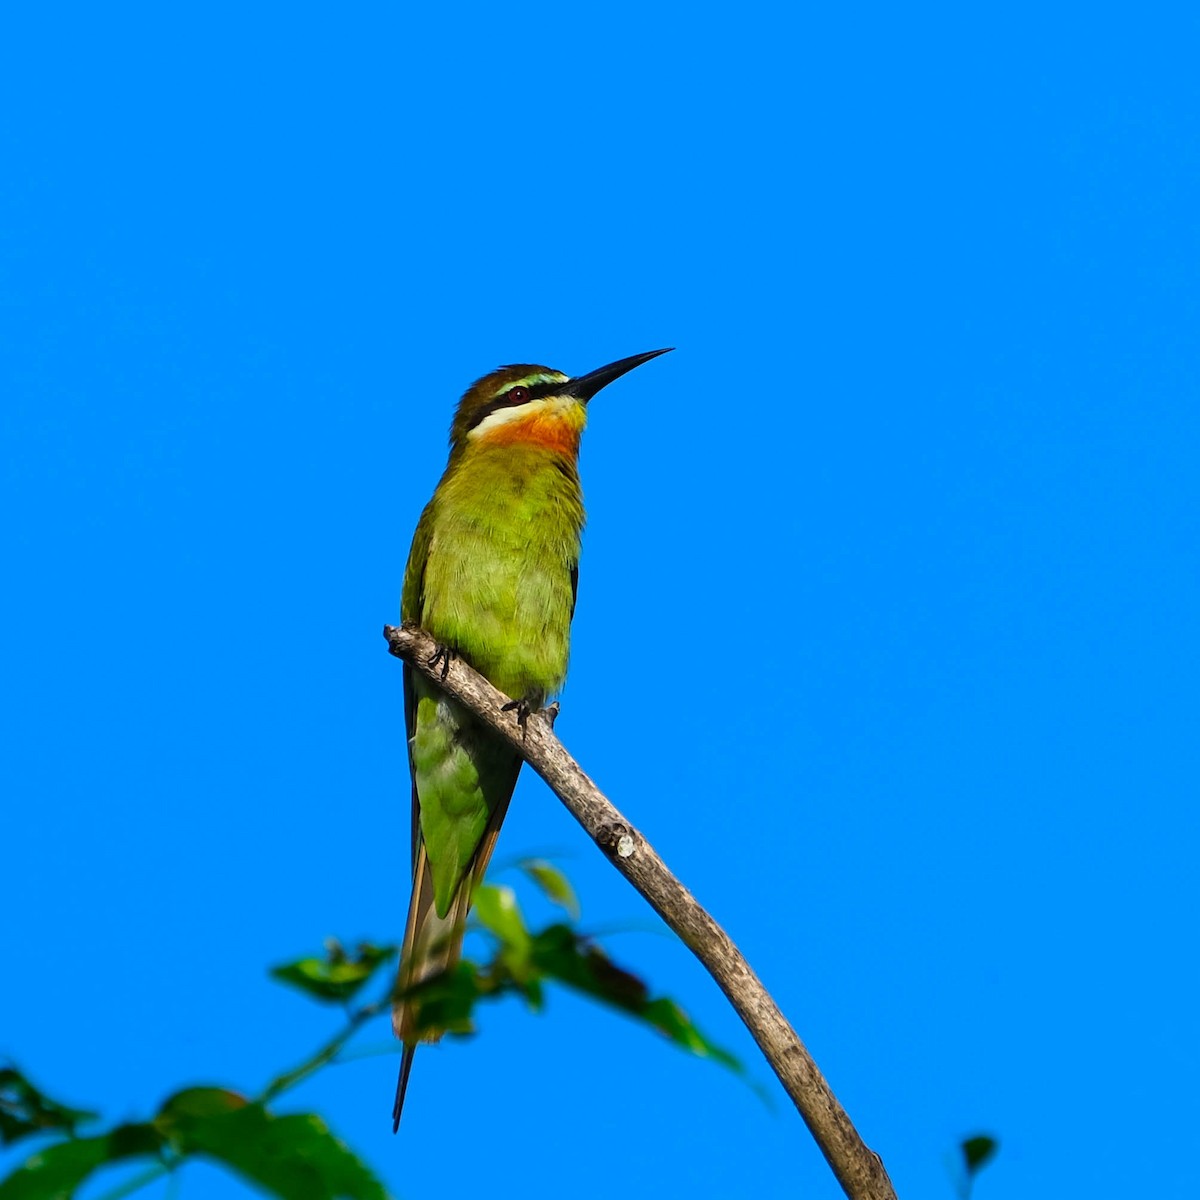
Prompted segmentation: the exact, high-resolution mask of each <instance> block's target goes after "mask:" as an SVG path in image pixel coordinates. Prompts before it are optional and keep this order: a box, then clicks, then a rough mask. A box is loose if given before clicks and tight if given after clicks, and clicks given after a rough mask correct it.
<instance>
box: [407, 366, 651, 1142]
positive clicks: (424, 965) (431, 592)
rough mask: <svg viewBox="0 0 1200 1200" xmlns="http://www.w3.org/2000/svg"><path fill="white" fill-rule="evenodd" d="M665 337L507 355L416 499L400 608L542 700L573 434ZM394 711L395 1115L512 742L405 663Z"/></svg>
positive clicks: (558, 652)
mask: <svg viewBox="0 0 1200 1200" xmlns="http://www.w3.org/2000/svg"><path fill="white" fill-rule="evenodd" d="M665 353H666V350H651V351H649V352H648V353H646V354H635V355H633V356H632V357H630V358H622V359H620V360H619V361H617V362H614V363H610V364H609V365H608V366H606V367H601V368H600V369H599V370H596V371H591V372H589V373H588V374H587V375H580V376H577V377H576V378H574V379H571V378H569V377H568V376H566V375H564V374H562V372H561V371H552V370H550V368H548V367H538V366H530V365H524V366H510V367H501V368H500V369H499V370H498V371H493V372H492V373H491V374H490V375H485V376H484V377H483V378H482V379H480V380H479V381H478V382H477V383H474V384H472V386H471V387H470V388H468V389H467V392H466V394H465V395H464V396H463V398H462V400H461V401H460V402H459V405H458V409H457V411H456V412H455V414H454V423H453V425H452V426H451V428H450V461H449V463H448V464H447V466H446V471H445V474H444V475H443V476H442V478H441V482H440V483H439V484H438V486H437V489H436V490H435V491H434V493H433V498H432V499H431V500H430V501H429V503H428V504H427V505H426V506H425V511H424V512H423V513H422V514H421V519H420V521H419V522H418V523H417V531H416V534H415V535H414V537H413V543H412V549H411V550H410V551H409V556H408V566H407V568H406V569H405V572H404V590H403V595H402V599H401V616H402V619H403V620H404V622H405V623H408V624H414V625H419V626H421V628H423V629H424V630H426V631H427V632H428V633H430V634H431V635H432V636H433V637H434V638H435V639H436V641H437V643H438V652H437V655H436V656H435V658H437V659H441V660H442V663H443V667H444V668H445V667H448V665H449V662H450V660H451V659H452V658H453V657H455V656H461V657H462V658H463V659H464V660H466V661H467V662H468V663H470V664H471V666H473V667H474V668H475V669H476V670H477V671H479V672H480V673H481V674H482V675H484V676H485V677H486V678H487V679H488V680H490V681H491V683H492V684H493V685H494V686H495V687H496V688H498V689H499V690H500V691H502V692H504V693H505V694H506V695H508V696H511V697H513V700H514V705H515V706H516V707H517V708H518V712H519V716H520V717H521V719H524V716H525V715H527V714H528V713H530V712H533V711H536V710H537V709H539V708H540V707H541V706H542V705H543V704H544V703H545V702H546V699H547V698H548V697H549V696H550V695H551V694H553V693H554V692H555V691H557V690H558V688H560V687H561V686H562V683H563V680H564V679H565V678H566V674H567V656H568V649H569V644H570V634H571V617H572V615H573V614H574V612H575V592H576V584H577V582H578V578H579V538H580V533H581V532H582V529H583V521H584V511H583V494H582V492H581V490H580V486H579V471H578V454H579V438H580V435H581V434H582V433H583V428H584V425H585V424H586V423H587V405H588V401H590V400H591V398H592V397H593V396H594V395H595V394H596V393H597V392H598V391H600V389H601V388H603V387H605V386H606V385H607V384H609V383H612V381H613V380H614V379H618V378H620V377H621V376H622V375H624V374H625V373H626V372H627V371H631V370H633V368H634V367H637V366H640V365H641V364H642V363H645V362H649V360H650V359H652V358H656V357H658V355H660V354H665ZM404 719H405V726H406V729H407V733H408V762H409V767H410V769H411V771H412V885H413V890H412V900H411V902H410V904H409V909H408V924H407V926H406V928H405V932H404V942H403V946H402V948H401V952H400V974H399V978H398V980H397V985H396V993H395V995H396V999H395V1002H394V1005H393V1008H392V1025H393V1028H394V1029H395V1032H396V1036H397V1037H398V1038H400V1039H401V1040H402V1041H403V1042H404V1047H403V1050H402V1054H401V1059H400V1078H399V1081H398V1083H397V1085H396V1102H395V1107H394V1108H393V1111H392V1120H393V1128H396V1127H398V1126H399V1124H400V1112H401V1109H402V1108H403V1105H404V1093H405V1090H406V1089H407V1087H408V1076H409V1072H410V1071H411V1069H412V1060H413V1054H414V1053H415V1051H416V1046H417V1043H418V1042H419V1041H422V1040H425V1041H433V1040H436V1038H437V1037H438V1036H439V1032H438V1031H437V1030H436V1029H434V1030H429V1029H421V1028H419V1022H418V1013H419V1006H420V996H419V995H413V994H412V992H411V989H413V988H414V987H416V986H417V985H418V984H421V983H423V982H424V981H425V980H428V979H430V978H432V977H433V976H435V975H437V974H439V973H441V972H442V971H445V970H447V969H448V968H450V967H452V966H453V965H454V964H455V963H456V962H457V961H458V957H459V953H460V950H461V947H462V940H463V931H464V929H465V927H466V921H467V912H468V910H469V908H470V905H471V892H472V889H473V888H474V887H475V885H476V884H477V883H479V882H480V881H481V880H482V878H483V873H484V871H485V870H486V868H487V864H488V860H489V859H490V858H491V856H492V850H493V849H494V848H495V845H496V836H497V834H498V833H499V831H500V823H501V822H502V821H503V820H504V814H505V812H506V811H507V809H508V802H509V800H510V799H511V797H512V793H513V788H514V787H515V786H516V782H517V775H518V773H519V772H520V769H521V758H520V756H519V755H518V754H517V753H516V752H515V751H513V750H512V748H511V747H509V746H508V745H506V744H505V743H504V742H503V741H502V740H500V739H499V738H497V737H496V736H495V734H493V733H491V732H490V731H489V730H488V729H487V728H486V727H485V726H484V725H482V724H481V723H480V722H479V721H478V720H476V718H475V717H473V716H472V715H471V714H470V713H468V712H467V711H466V709H464V708H462V707H460V706H459V705H458V704H456V703H455V702H454V701H453V700H451V699H450V698H449V697H448V696H445V695H443V694H442V693H441V692H440V691H439V690H438V688H437V687H436V685H434V684H433V683H431V682H429V680H427V679H426V678H425V677H424V676H423V675H421V674H420V673H417V672H414V671H413V670H412V669H411V668H410V667H409V666H408V665H407V664H406V665H405V667H404Z"/></svg>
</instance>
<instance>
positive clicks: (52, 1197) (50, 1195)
mask: <svg viewBox="0 0 1200 1200" xmlns="http://www.w3.org/2000/svg"><path fill="white" fill-rule="evenodd" d="M161 1147H162V1139H161V1138H160V1137H159V1135H158V1131H157V1130H156V1129H155V1128H154V1127H153V1126H152V1125H120V1126H118V1127H117V1128H116V1129H114V1130H113V1131H112V1132H111V1133H107V1134H103V1135H102V1136H100V1137H90V1138H72V1139H71V1140H70V1141H66V1142H59V1143H58V1144H57V1145H54V1146H48V1147H47V1148H46V1149H45V1150H42V1151H40V1152H39V1153H37V1154H34V1155H31V1156H30V1157H29V1158H27V1159H26V1160H25V1162H24V1163H22V1164H21V1166H19V1167H18V1168H17V1169H16V1170H15V1171H14V1172H13V1173H12V1174H11V1175H9V1176H8V1177H7V1178H6V1179H5V1180H3V1181H2V1182H0V1200H70V1198H71V1197H72V1196H73V1195H74V1194H75V1191H76V1189H77V1188H78V1187H79V1186H80V1185H81V1184H82V1183H83V1182H84V1181H85V1180H86V1179H87V1178H88V1176H89V1175H91V1174H92V1172H93V1171H96V1170H97V1169H98V1168H100V1167H104V1166H108V1165H110V1164H112V1163H117V1162H122V1161H124V1160H126V1159H130V1158H140V1157H143V1156H146V1155H157V1154H158V1153H159V1151H160V1149H161Z"/></svg>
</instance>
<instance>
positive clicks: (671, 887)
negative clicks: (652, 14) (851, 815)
mask: <svg viewBox="0 0 1200 1200" xmlns="http://www.w3.org/2000/svg"><path fill="white" fill-rule="evenodd" d="M383 635H384V637H385V638H387V641H388V649H389V650H390V651H391V652H392V653H393V654H394V655H395V656H396V657H397V658H402V659H404V661H405V662H407V663H408V664H409V665H410V666H411V667H412V668H413V669H414V670H416V671H420V672H421V673H422V674H424V675H426V676H428V677H429V679H431V680H432V681H433V682H434V683H436V684H437V685H438V686H439V687H441V688H442V689H443V690H444V691H445V692H446V693H447V694H448V695H450V696H452V697H453V698H454V699H455V700H458V701H459V702H460V703H462V704H463V705H465V706H466V707H467V708H469V709H470V710H471V711H472V712H473V713H475V715H476V716H478V717H479V718H480V720H482V721H484V722H485V723H486V724H487V725H488V726H489V727H490V728H492V729H494V730H495V731H496V732H497V733H498V734H499V735H500V736H501V737H503V738H504V739H505V740H506V741H508V742H509V744H510V745H512V746H513V748H514V749H516V750H517V751H518V752H519V753H520V754H521V755H522V757H523V758H524V759H525V761H526V762H528V763H529V765H530V766H531V767H532V768H533V769H534V770H535V771H536V772H537V773H538V774H539V775H540V776H541V777H542V778H543V779H544V780H545V781H546V782H547V783H548V784H549V785H550V787H551V789H552V790H553V791H554V793H555V795H557V796H558V798H559V799H560V800H561V801H562V802H563V803H564V804H565V805H566V806H567V808H568V809H569V810H570V812H571V815H572V816H574V818H575V819H576V820H577V821H578V822H579V823H580V824H581V825H582V826H583V827H584V829H586V830H587V832H588V833H589V834H590V835H591V837H592V840H593V841H594V842H595V843H596V845H597V846H599V847H600V849H601V850H603V851H604V853H605V854H606V855H607V856H608V858H609V861H610V862H611V863H612V864H613V866H615V867H616V868H617V870H618V871H620V872H621V874H622V875H624V876H625V878H626V879H628V880H629V882H630V883H632V884H633V886H634V887H635V888H637V890H638V891H639V892H641V894H642V895H643V896H644V897H645V898H646V899H647V900H648V901H649V902H650V905H651V907H652V908H653V909H654V910H655V911H656V912H657V913H658V914H659V916H661V917H662V919H663V920H664V921H666V923H667V924H668V925H669V926H670V927H671V928H672V929H673V930H674V931H675V932H676V933H677V934H678V935H679V937H680V938H682V939H683V942H684V945H686V946H687V947H688V948H689V949H690V950H691V951H692V953H693V954H695V955H696V957H697V958H698V959H699V960H700V961H701V963H703V965H704V967H705V969H706V970H707V971H708V973H709V974H710V975H711V976H712V977H713V979H715V980H716V981H717V984H718V985H719V986H720V988H721V990H722V991H723V992H724V993H725V995H726V996H727V997H728V998H729V1002H730V1003H731V1004H732V1005H733V1007H734V1008H735V1009H736V1010H737V1014H738V1016H740V1017H741V1018H742V1020H743V1021H744V1022H745V1024H746V1028H747V1029H749V1030H750V1033H751V1034H752V1035H753V1037H754V1040H755V1041H756V1042H757V1043H758V1045H759V1048H760V1049H761V1050H762V1052H763V1054H764V1055H765V1056H766V1059H767V1062H768V1063H769V1064H770V1066H771V1069H772V1070H773V1071H774V1072H775V1074H776V1075H777V1076H778V1077H779V1082H780V1083H782V1084H783V1086H784V1088H785V1089H786V1091H787V1093H788V1095H789V1096H791V1098H792V1100H793V1102H794V1103H795V1105H796V1107H797V1109H799V1110H800V1115H801V1116H802V1117H803V1118H804V1122H805V1124H806V1125H807V1126H808V1128H809V1130H810V1132H811V1133H812V1135H813V1137H814V1138H815V1139H816V1142H817V1145H818V1146H819V1147H820V1148H821V1153H822V1154H824V1155H825V1158H826V1160H827V1161H828V1163H829V1165H830V1167H831V1168H832V1169H833V1173H834V1174H835V1175H836V1176H837V1180H838V1182H839V1183H840V1184H841V1185H842V1190H843V1191H844V1192H845V1193H846V1195H847V1196H848V1197H850V1200H896V1193H895V1191H894V1190H893V1188H892V1184H891V1180H890V1179H888V1175H887V1171H885V1170H884V1167H883V1163H882V1161H881V1160H880V1158H879V1156H878V1155H877V1154H875V1152H874V1151H872V1150H871V1149H870V1147H869V1146H867V1144H866V1143H865V1142H864V1141H863V1140H862V1138H860V1137H859V1135H858V1131H857V1130H856V1129H855V1128H854V1126H853V1124H852V1123H851V1121H850V1118H849V1117H848V1116H847V1115H846V1111H845V1109H843V1108H842V1106H841V1105H840V1104H839V1103H838V1101H837V1097H836V1096H835V1095H834V1094H833V1092H832V1091H831V1090H830V1088H829V1084H828V1083H826V1082H825V1077H824V1076H823V1075H822V1074H821V1072H820V1071H819V1070H818V1068H817V1064H816V1063H815V1062H813V1059H812V1056H811V1055H810V1054H809V1052H808V1050H807V1049H806V1048H805V1045H804V1043H803V1042H802V1041H801V1040H800V1038H799V1037H798V1036H797V1035H796V1031H795V1030H794V1029H793V1028H792V1027H791V1025H789V1024H788V1021H787V1018H786V1017H785V1016H784V1015H783V1013H782V1012H780V1011H779V1007H778V1005H776V1003H775V1001H774V1000H772V999H771V996H770V995H769V993H768V992H767V989H766V988H765V987H763V985H762V983H761V981H760V980H759V978H758V976H757V975H755V974H754V972H753V971H752V970H751V969H750V964H749V963H747V962H746V960H745V959H744V958H743V957H742V955H741V952H740V951H739V950H738V948H737V947H736V946H735V945H734V944H733V942H732V941H731V940H730V938H729V935H728V934H727V933H726V932H725V931H724V930H723V929H722V928H721V927H720V926H719V925H718V924H717V923H716V921H714V920H713V919H712V917H710V916H709V915H708V913H707V912H705V910H704V909H703V908H701V907H700V905H699V904H698V903H697V902H696V899H695V898H694V897H693V896H692V894H691V892H689V891H688V890H687V888H685V887H684V886H683V884H682V883H680V882H679V880H678V879H676V878H675V876H674V875H672V874H671V872H670V871H669V870H668V869H667V866H666V864H665V863H664V862H663V861H662V859H661V858H659V857H658V855H657V854H656V853H655V852H654V849H653V847H652V846H651V845H650V843H649V842H647V841H646V839H645V838H643V837H642V836H641V834H640V833H638V831H637V830H636V829H634V828H633V826H632V825H630V824H629V822H628V821H626V820H625V818H624V817H623V816H621V814H620V813H619V812H618V811H617V810H616V808H614V807H613V805H612V804H611V802H610V801H609V800H608V799H607V798H606V797H605V796H604V795H603V794H602V793H601V791H600V789H599V788H598V787H597V786H596V785H595V784H594V783H593V782H592V781H591V780H590V779H589V778H588V777H587V775H586V774H584V772H583V770H582V768H581V767H580V766H579V764H578V763H577V762H576V761H575V760H574V759H573V758H572V757H571V756H570V755H569V754H568V753H567V751H566V750H565V749H564V748H563V744H562V743H561V742H560V741H559V740H558V738H557V737H555V735H554V731H553V729H552V727H551V722H550V721H548V720H547V719H546V718H545V717H543V716H541V715H539V714H533V715H531V716H530V717H529V718H528V719H527V721H526V722H525V728H524V730H522V728H521V726H520V725H519V724H518V722H517V718H516V715H515V714H514V713H512V712H505V711H503V705H505V704H506V703H508V697H507V696H505V695H503V694H502V693H500V692H498V691H496V689H495V688H494V687H492V685H491V684H490V683H488V681H487V680H486V679H484V678H483V676H482V675H480V674H478V673H477V672H476V671H474V670H472V669H471V668H470V667H469V666H467V664H466V663H464V662H463V660H462V659H461V658H454V659H453V660H452V661H451V662H450V663H449V665H448V668H445V670H446V673H445V678H443V676H442V672H443V669H444V664H442V663H440V662H436V661H435V658H434V656H435V654H436V650H437V645H436V643H435V642H434V640H433V638H431V637H430V636H429V634H427V633H425V632H424V631H423V630H420V629H416V628H414V627H411V626H403V627H401V628H397V627H395V626H391V625H388V626H385V627H384V630H383Z"/></svg>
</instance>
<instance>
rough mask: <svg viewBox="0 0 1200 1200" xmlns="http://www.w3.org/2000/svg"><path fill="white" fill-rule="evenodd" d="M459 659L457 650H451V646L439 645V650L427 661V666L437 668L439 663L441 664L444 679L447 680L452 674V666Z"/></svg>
mask: <svg viewBox="0 0 1200 1200" xmlns="http://www.w3.org/2000/svg"><path fill="white" fill-rule="evenodd" d="M457 657H458V651H457V650H451V649H450V647H449V646H442V645H439V646H438V648H437V649H436V650H435V651H434V652H433V653H432V654H431V655H430V656H429V657H428V658H427V659H426V660H425V665H426V666H427V667H436V666H437V665H438V663H441V664H442V678H443V679H445V678H446V676H447V675H448V674H449V672H450V664H451V663H452V662H453V661H454V659H456V658H457Z"/></svg>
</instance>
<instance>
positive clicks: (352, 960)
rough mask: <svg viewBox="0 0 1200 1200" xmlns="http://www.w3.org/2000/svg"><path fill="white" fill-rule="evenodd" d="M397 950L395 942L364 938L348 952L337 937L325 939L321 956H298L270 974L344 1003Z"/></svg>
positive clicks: (315, 996)
mask: <svg viewBox="0 0 1200 1200" xmlns="http://www.w3.org/2000/svg"><path fill="white" fill-rule="evenodd" d="M395 953H396V947H395V946H376V945H373V944H372V943H370V942H363V943H362V944H361V945H360V946H359V947H358V948H357V950H356V951H354V952H353V953H348V952H347V951H346V949H345V948H344V947H343V946H342V944H341V943H340V942H339V941H338V940H337V939H336V938H330V939H329V940H328V941H327V942H326V943H325V957H324V958H301V959H297V960H296V961H295V962H290V963H284V964H283V965H282V966H278V967H272V968H271V977H272V978H273V979H278V980H279V981H280V982H281V983H286V984H289V985H290V986H291V987H294V988H297V989H299V990H300V991H302V992H304V993H305V994H306V995H308V996H311V997H312V998H313V999H314V1000H320V1001H324V1002H328V1003H332V1004H345V1003H346V1002H347V1001H349V1000H351V999H352V998H353V997H354V995H355V993H356V992H357V991H358V990H359V988H361V987H362V986H363V984H364V983H366V982H367V980H368V979H370V978H371V976H372V975H374V974H375V972H376V971H377V970H378V969H379V967H380V966H381V965H382V964H383V963H385V962H387V961H388V959H390V958H391V957H392V956H393V955H394V954H395Z"/></svg>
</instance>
